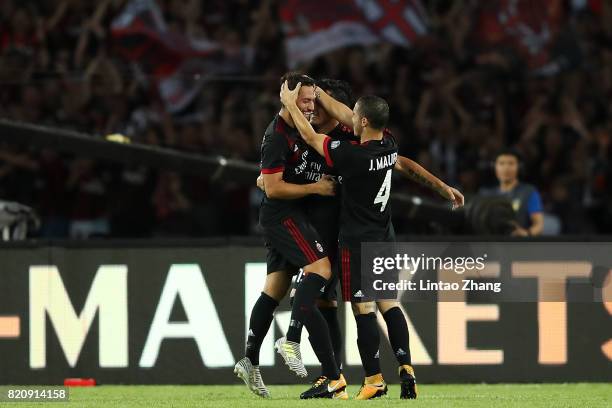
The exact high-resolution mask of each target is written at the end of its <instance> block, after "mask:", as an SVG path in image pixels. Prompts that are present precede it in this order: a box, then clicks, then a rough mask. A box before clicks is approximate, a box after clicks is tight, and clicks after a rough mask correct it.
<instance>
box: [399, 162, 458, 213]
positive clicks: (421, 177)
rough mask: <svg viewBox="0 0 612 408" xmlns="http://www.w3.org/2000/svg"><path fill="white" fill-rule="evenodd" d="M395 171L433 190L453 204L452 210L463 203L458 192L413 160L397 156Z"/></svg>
mask: <svg viewBox="0 0 612 408" xmlns="http://www.w3.org/2000/svg"><path fill="white" fill-rule="evenodd" d="M395 170H397V171H399V172H400V173H402V174H403V175H404V176H405V177H407V178H409V179H411V180H413V181H416V182H417V183H419V184H421V185H423V186H425V187H427V188H429V189H432V190H434V191H435V192H437V193H438V194H440V195H441V196H442V197H444V198H445V199H447V200H449V201H451V202H452V203H453V208H458V207H461V206H463V204H464V203H465V198H464V197H463V194H461V192H459V190H457V189H455V188H453V187H450V186H448V185H447V184H446V183H444V182H443V181H442V180H440V179H439V178H437V177H436V176H434V175H433V174H431V173H430V172H428V171H427V170H425V168H423V166H421V165H420V164H418V163H417V162H415V161H414V160H410V159H409V158H407V157H404V156H398V157H397V162H396V163H395Z"/></svg>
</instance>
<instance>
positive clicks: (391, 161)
mask: <svg viewBox="0 0 612 408" xmlns="http://www.w3.org/2000/svg"><path fill="white" fill-rule="evenodd" d="M396 161H397V153H391V154H388V155H386V156H382V157H379V158H377V159H370V168H369V169H368V171H376V170H381V169H386V168H387V167H392V166H394V165H395V162H396Z"/></svg>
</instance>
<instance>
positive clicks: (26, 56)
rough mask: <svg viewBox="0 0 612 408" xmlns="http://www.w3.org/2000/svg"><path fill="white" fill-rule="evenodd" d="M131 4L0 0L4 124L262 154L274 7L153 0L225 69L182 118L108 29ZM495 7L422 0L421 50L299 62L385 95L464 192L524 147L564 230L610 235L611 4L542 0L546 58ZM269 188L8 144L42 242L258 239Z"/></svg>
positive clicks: (405, 136) (384, 49) (13, 181)
mask: <svg viewBox="0 0 612 408" xmlns="http://www.w3.org/2000/svg"><path fill="white" fill-rule="evenodd" d="M125 3H127V1H126V0H101V1H97V2H86V1H78V0H36V1H34V0H30V1H27V0H21V1H16V0H4V1H2V2H1V3H0V117H4V118H10V119H14V120H19V121H25V122H32V123H37V124H44V125H50V126H55V127H60V128H66V129H73V130H78V131H82V132H86V133H88V134H92V135H97V136H99V137H103V136H104V135H107V134H112V133H121V134H125V135H127V136H129V137H130V138H131V139H132V141H133V142H139V143H145V144H152V145H160V146H165V147H170V148H174V149H179V150H187V151H190V152H196V153H201V154H206V155H207V154H222V155H224V156H226V157H231V158H236V159H242V160H246V161H250V162H257V161H258V160H259V147H260V143H261V136H262V135H263V132H264V130H265V127H266V126H267V124H268V122H269V121H270V120H271V118H272V117H273V115H274V114H275V113H276V111H277V110H278V107H279V102H278V85H279V84H278V78H280V76H281V75H282V74H283V73H284V72H285V71H286V70H287V69H288V64H287V59H286V56H285V53H284V34H283V27H282V21H281V19H280V17H279V3H281V2H280V1H270V0H261V1H248V0H236V1H221V0H216V1H199V0H158V1H157V3H158V5H159V7H160V9H161V10H162V12H163V17H164V20H165V21H166V23H167V25H168V30H170V31H173V32H177V33H181V34H182V35H185V36H187V37H188V38H193V39H198V40H209V41H215V42H217V43H219V44H221V45H222V52H223V53H224V56H225V59H224V60H225V70H224V71H223V72H224V75H220V76H217V77H212V78H210V80H208V81H207V82H206V83H205V84H204V86H203V88H202V90H201V92H199V93H198V95H197V97H196V98H195V99H194V100H193V101H192V102H191V103H190V104H189V105H188V106H186V107H185V108H183V109H181V110H180V111H179V112H170V111H169V110H168V109H167V106H166V105H164V103H163V101H162V99H161V98H160V96H159V94H158V92H157V91H156V87H155V86H154V78H152V77H151V76H150V75H149V74H148V73H147V72H146V70H142V69H138V67H135V66H134V63H133V62H131V61H129V60H126V59H125V58H122V56H121V55H120V53H119V52H118V51H117V41H116V38H114V37H113V35H112V33H111V23H112V22H113V20H114V19H115V17H116V16H117V15H118V14H119V13H120V12H121V10H122V8H123V7H124V6H125ZM493 3H495V2H480V1H474V0H463V1H459V0H458V1H451V0H437V1H424V2H423V4H424V6H425V8H426V10H427V16H428V22H429V31H428V33H427V35H424V36H422V37H420V38H419V40H418V41H416V42H415V43H414V44H412V46H411V47H410V48H402V47H398V46H394V45H391V44H384V45H380V44H378V45H375V46H371V47H364V46H352V47H346V48H343V49H339V50H335V51H332V52H329V53H327V54H325V55H322V56H319V57H318V58H315V59H313V60H312V61H310V62H309V63H307V64H305V65H302V66H300V67H299V68H300V69H301V70H303V71H304V72H308V73H309V74H310V75H312V76H314V77H331V78H339V79H344V80H346V81H348V82H349V83H350V84H351V85H352V86H353V88H354V91H355V95H362V94H365V93H375V94H378V95H380V96H382V97H384V98H386V99H387V100H388V101H389V104H390V106H391V108H392V114H391V122H392V126H391V130H392V132H393V134H394V135H395V136H396V137H397V138H398V139H399V144H400V153H401V154H403V155H406V156H408V157H411V158H414V159H415V160H417V161H418V162H419V163H421V164H422V165H423V166H424V167H425V168H427V169H429V170H431V171H432V172H433V173H434V174H436V175H438V176H439V177H440V178H442V179H443V180H445V181H446V182H447V183H448V184H450V185H454V186H456V187H458V188H459V189H461V190H462V191H464V192H465V193H466V198H467V201H468V202H469V199H470V196H474V195H475V194H477V193H478V191H479V190H480V189H481V188H482V187H483V186H488V185H491V184H494V183H495V178H494V174H493V171H492V164H491V163H492V160H493V158H494V157H495V154H496V152H497V151H499V150H500V149H501V148H503V147H508V146H513V147H516V149H517V150H518V151H520V153H521V155H522V158H523V163H522V164H523V166H522V169H521V172H522V173H521V178H522V179H523V180H525V181H528V182H530V183H533V184H535V185H536V186H537V187H538V189H539V191H540V193H541V195H542V199H543V203H544V210H545V212H546V213H549V214H552V215H554V216H555V217H557V218H558V219H559V220H560V222H561V232H562V233H612V199H611V198H612V197H611V195H612V163H611V153H612V146H611V137H612V4H611V3H610V2H606V1H587V0H584V1H580V0H573V1H554V0H553V1H548V2H547V4H548V5H549V7H550V8H551V10H549V11H550V12H551V13H552V11H554V13H555V15H554V16H553V17H554V18H553V20H551V21H554V22H555V25H551V26H550V27H549V32H548V33H547V35H548V36H549V37H550V38H549V39H548V43H549V44H550V45H549V46H548V47H547V48H546V50H545V52H542V53H541V54H538V55H535V54H534V53H531V54H530V53H529V47H528V46H526V47H524V48H527V51H525V50H522V49H521V47H515V46H510V45H509V44H500V43H494V42H492V41H490V40H491V39H492V38H495V36H496V35H497V34H498V33H497V31H496V27H494V26H491V25H490V24H489V25H488V24H487V20H486V16H487V13H490V12H492V11H491V10H489V8H491V7H492V6H491V4H493ZM534 7H535V6H534ZM553 7H557V8H558V9H555V10H552V8H553ZM523 51H524V52H523ZM0 143H2V141H1V138H0ZM253 183H254V180H253ZM404 188H407V189H410V190H413V191H414V187H413V186H410V187H407V186H404ZM396 191H397V190H396ZM259 197H260V196H259V192H258V191H257V190H256V189H255V188H254V186H245V185H240V184H234V183H229V184H228V183H224V184H223V185H219V184H213V183H211V182H210V180H209V179H208V177H207V175H204V174H203V175H201V176H200V177H194V176H184V175H179V174H177V173H174V172H167V171H157V170H155V169H148V168H145V167H141V166H138V165H134V166H124V165H119V164H115V163H110V162H105V161H104V162H103V161H98V160H94V159H91V158H87V157H75V156H74V155H69V154H63V153H58V152H56V151H54V150H51V149H45V150H37V149H32V148H28V147H27V146H13V145H8V144H0V199H5V200H12V201H18V202H20V203H23V204H26V205H30V206H33V207H34V208H35V209H36V210H37V212H38V213H39V214H40V216H41V218H42V221H43V222H42V227H41V230H40V231H39V232H38V233H37V234H38V235H40V236H43V237H68V236H70V237H87V236H92V235H100V236H113V237H132V236H206V235H213V236H214V235H242V234H250V233H254V232H255V231H256V227H255V224H256V219H257V217H256V215H257V207H258V204H259ZM400 232H404V233H406V232H409V231H400Z"/></svg>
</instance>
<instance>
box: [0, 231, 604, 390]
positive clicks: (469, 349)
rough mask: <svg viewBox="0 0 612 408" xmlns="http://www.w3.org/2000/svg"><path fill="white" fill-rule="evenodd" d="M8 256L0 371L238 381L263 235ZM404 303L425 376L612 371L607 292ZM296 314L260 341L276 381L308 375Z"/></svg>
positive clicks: (585, 376) (8, 379)
mask: <svg viewBox="0 0 612 408" xmlns="http://www.w3.org/2000/svg"><path fill="white" fill-rule="evenodd" d="M533 254H534V256H537V251H534V252H533ZM0 256H1V257H2V270H1V271H0V366H1V367H2V369H1V370H0V384H61V383H62V382H63V380H64V378H67V377H93V378H95V379H96V380H97V381H98V382H99V383H101V384H110V383H126V384H132V383H134V384H147V383H152V384H160V383H168V384H174V383H177V384H234V383H235V384H238V383H239V380H237V379H236V378H235V377H234V374H233V372H232V371H233V367H234V364H235V363H236V361H238V360H239V359H240V358H242V356H243V352H244V345H245V339H246V334H247V332H248V327H247V326H248V321H249V315H250V311H251V307H252V306H253V304H254V303H255V301H256V300H257V298H258V297H259V294H260V292H261V290H262V287H263V282H264V279H265V276H266V264H265V250H264V249H263V248H260V247H258V246H216V247H215V246H213V247H198V246H197V245H195V244H194V245H192V246H188V247H178V246H176V247H172V246H160V247H143V246H142V244H141V245H140V246H138V245H137V246H129V245H126V244H117V245H114V246H113V245H112V243H111V244H109V243H105V244H101V246H98V247H92V245H88V247H82V248H78V247H74V246H72V247H68V248H62V247H58V246H55V245H54V246H49V247H18V246H14V245H13V246H10V247H7V246H5V247H1V248H0ZM543 261H546V259H543ZM540 266H541V267H542V268H544V269H546V270H549V269H550V268H548V269H547V268H546V266H545V265H540ZM499 267H500V268H501V270H505V269H506V268H508V267H509V266H507V265H500V266H499ZM585 271H586V269H585ZM532 272H533V271H532ZM536 272H537V271H536ZM585 273H586V272H585ZM589 273H590V272H589ZM587 275H588V273H587ZM585 276H586V275H585ZM486 279H487V278H486V277H485V280H484V281H486ZM584 279H588V278H584ZM607 279H612V276H610V274H609V275H608V277H607ZM537 284H538V278H537V276H536V275H534V276H531V275H528V274H527V275H525V274H523V275H522V276H520V277H517V279H516V282H514V283H512V287H513V288H514V289H515V290H522V288H523V289H526V290H533V288H534V285H537ZM403 306H404V310H405V313H406V316H407V318H408V323H409V327H410V341H411V346H410V348H411V351H412V357H413V362H414V364H415V366H416V371H417V375H418V377H419V380H420V382H421V383H432V382H473V381H477V382H508V381H511V382H515V381H599V382H601V381H612V371H611V370H610V364H611V362H612V324H610V323H611V321H612V303H611V302H606V301H591V302H573V301H571V299H570V298H569V297H568V299H567V300H566V301H563V302H561V301H557V302H518V303H517V302H503V301H500V302H498V303H496V302H495V301H493V300H484V301H482V300H481V301H474V300H473V299H471V297H469V296H468V297H462V298H461V299H460V300H454V301H449V302H440V301H438V302H436V301H429V300H427V301H414V302H404V303H403ZM339 313H340V318H341V322H342V323H341V324H342V327H343V333H344V357H343V362H344V367H345V373H346V376H347V378H348V379H349V381H350V382H351V383H358V382H360V381H361V378H362V375H363V372H362V369H361V367H360V365H361V363H360V358H359V352H358V349H357V345H356V336H357V335H356V327H355V323H354V318H353V316H352V313H351V310H350V306H349V305H348V304H341V307H340V308H339ZM289 316H290V309H289V305H288V302H287V300H284V301H283V302H282V303H281V306H280V307H279V309H278V310H277V312H276V313H275V316H274V322H273V324H272V327H271V329H270V331H269V333H268V336H267V337H266V339H265V340H264V343H263V346H262V349H261V360H260V361H261V366H262V372H263V375H264V378H265V380H266V382H267V383H270V384H275V383H294V382H295V383H297V382H299V381H300V380H299V379H296V378H295V376H293V375H289V373H288V371H287V368H286V367H285V365H284V364H283V362H282V360H281V359H280V358H279V357H278V356H277V355H276V353H275V351H274V349H273V343H274V340H275V339H276V338H278V337H281V336H282V335H283V334H284V333H285V331H286V330H287V328H288V325H289ZM379 323H380V330H381V333H382V336H381V338H382V341H381V350H380V351H381V353H380V354H381V363H382V367H383V372H384V373H385V374H386V376H387V378H388V379H389V380H390V381H393V379H395V374H396V362H395V359H394V357H393V355H392V352H391V350H390V347H389V346H388V342H387V341H386V326H385V323H384V319H382V317H381V316H379ZM302 344H303V345H304V347H303V355H304V359H305V363H306V365H307V368H308V369H309V370H310V371H311V372H313V373H317V372H318V370H319V368H318V363H317V360H316V357H315V356H314V353H313V352H312V349H311V348H310V346H309V344H308V340H307V333H306V332H304V333H303V341H302Z"/></svg>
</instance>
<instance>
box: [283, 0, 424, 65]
mask: <svg viewBox="0 0 612 408" xmlns="http://www.w3.org/2000/svg"><path fill="white" fill-rule="evenodd" d="M280 15H281V19H282V21H283V25H284V32H285V48H286V51H287V62H288V65H289V66H290V67H293V66H295V65H297V64H299V63H301V62H304V61H308V60H311V59H313V58H316V57H317V56H319V55H322V54H325V53H327V52H329V51H333V50H335V49H338V48H343V47H347V46H351V45H365V46H367V45H372V44H376V43H378V42H391V43H394V44H397V45H400V46H404V47H408V46H410V45H411V44H412V43H413V42H414V41H415V40H416V39H417V38H418V37H419V36H422V35H425V34H427V18H426V13H425V10H424V8H423V7H422V4H421V2H420V0H395V1H394V0H288V1H284V2H282V5H281V8H280Z"/></svg>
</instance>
